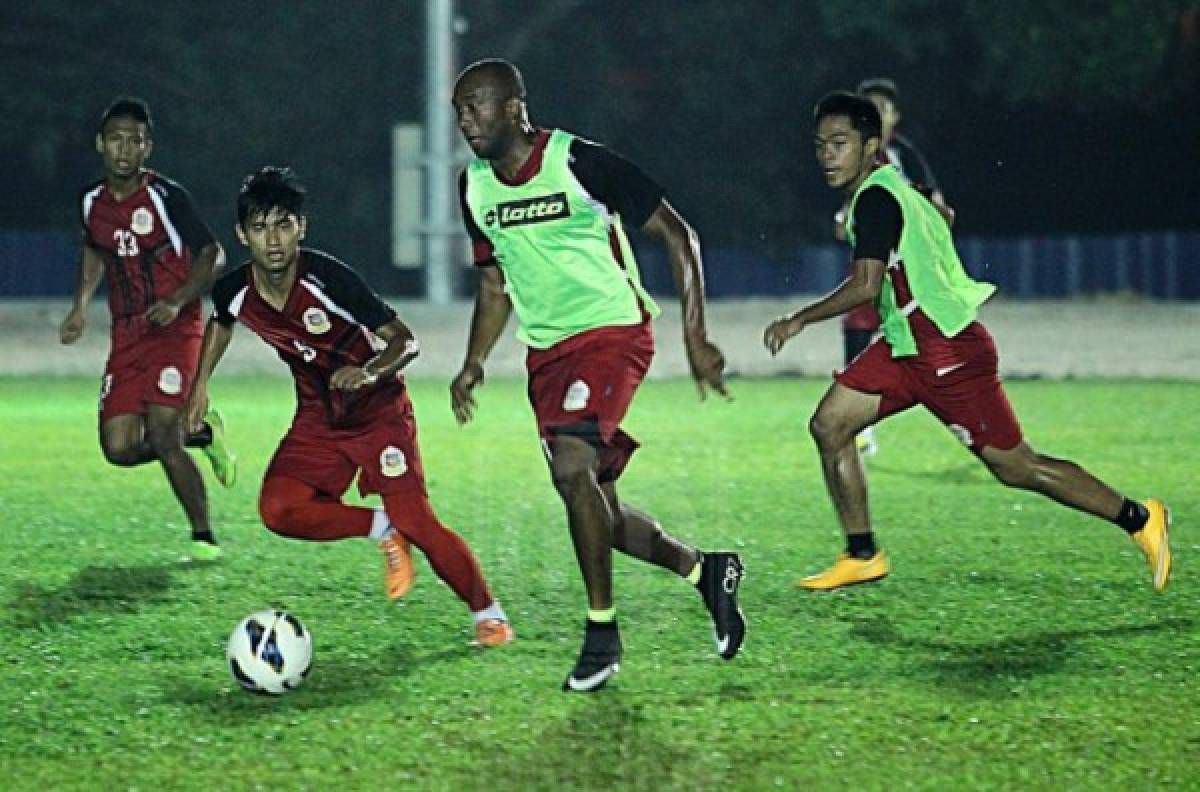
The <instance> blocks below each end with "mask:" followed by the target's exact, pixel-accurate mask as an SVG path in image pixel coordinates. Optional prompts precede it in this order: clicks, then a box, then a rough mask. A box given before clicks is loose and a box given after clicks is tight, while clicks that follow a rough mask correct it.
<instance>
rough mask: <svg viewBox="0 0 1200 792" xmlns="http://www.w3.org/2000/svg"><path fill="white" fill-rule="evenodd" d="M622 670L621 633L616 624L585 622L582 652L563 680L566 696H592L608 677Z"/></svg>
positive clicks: (589, 620)
mask: <svg viewBox="0 0 1200 792" xmlns="http://www.w3.org/2000/svg"><path fill="white" fill-rule="evenodd" d="M619 670H621V633H620V632H619V631H618V630H617V623H616V622H615V621H614V622H594V621H592V620H591V619H588V622H587V627H586V631H585V632H584V634H583V649H582V650H581V651H580V652H579V659H578V660H576V661H575V668H574V669H573V670H572V671H571V673H570V674H567V678H566V679H565V680H564V681H563V686H562V689H563V690H564V691H566V692H568V693H591V692H592V691H595V690H599V689H600V688H602V687H604V683H605V682H607V681H608V678H609V677H610V676H612V675H613V674H615V673H617V671H619Z"/></svg>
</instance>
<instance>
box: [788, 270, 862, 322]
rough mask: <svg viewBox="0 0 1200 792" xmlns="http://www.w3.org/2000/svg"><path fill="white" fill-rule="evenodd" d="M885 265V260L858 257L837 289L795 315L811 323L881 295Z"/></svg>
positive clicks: (851, 308) (796, 317) (829, 317)
mask: <svg viewBox="0 0 1200 792" xmlns="http://www.w3.org/2000/svg"><path fill="white" fill-rule="evenodd" d="M884 267H885V265H884V263H883V262H882V261H878V260H876V259H856V260H855V262H854V269H853V271H852V272H851V274H850V276H849V277H847V278H846V279H845V280H844V281H842V282H841V283H840V284H839V285H838V287H837V288H836V289H834V290H833V291H831V292H830V293H829V294H827V295H825V296H824V297H822V298H821V299H819V300H817V301H816V302H814V303H810V304H809V305H806V306H805V307H803V308H801V309H800V310H799V311H796V313H794V314H792V318H795V319H799V320H800V321H802V322H803V323H804V324H812V323H813V322H821V321H824V320H826V319H832V318H833V317H835V316H841V315H842V314H844V313H846V312H847V311H850V310H853V309H854V308H857V307H858V306H860V305H862V304H863V303H868V302H872V301H873V300H874V299H875V298H876V297H878V296H879V289H880V288H881V287H882V285H883V270H884Z"/></svg>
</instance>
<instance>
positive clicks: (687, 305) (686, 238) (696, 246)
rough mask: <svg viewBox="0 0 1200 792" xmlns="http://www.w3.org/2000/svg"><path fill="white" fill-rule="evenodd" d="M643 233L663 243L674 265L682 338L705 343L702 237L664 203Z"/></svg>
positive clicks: (673, 271) (668, 258) (644, 226)
mask: <svg viewBox="0 0 1200 792" xmlns="http://www.w3.org/2000/svg"><path fill="white" fill-rule="evenodd" d="M642 231H643V232H644V233H645V234H646V235H648V236H650V237H652V238H654V239H657V240H659V241H660V242H662V243H663V245H664V247H666V249H667V260H668V261H669V262H670V265H671V278H672V280H673V281H674V282H675V291H676V292H677V293H678V294H679V304H680V308H681V310H682V317H683V335H684V338H685V339H688V340H702V339H704V338H706V337H707V335H708V330H707V327H706V325H705V320H704V266H703V264H702V259H701V257H700V237H699V235H697V234H696V232H695V230H694V229H693V228H692V227H691V226H690V225H688V224H687V221H685V220H684V219H683V218H682V217H680V215H679V213H678V212H676V211H675V208H674V207H673V206H671V204H669V203H668V202H667V201H666V199H663V201H662V203H661V204H660V205H659V207H658V208H657V209H656V210H654V214H652V215H650V219H649V220H647V221H646V223H645V224H644V225H643V226H642Z"/></svg>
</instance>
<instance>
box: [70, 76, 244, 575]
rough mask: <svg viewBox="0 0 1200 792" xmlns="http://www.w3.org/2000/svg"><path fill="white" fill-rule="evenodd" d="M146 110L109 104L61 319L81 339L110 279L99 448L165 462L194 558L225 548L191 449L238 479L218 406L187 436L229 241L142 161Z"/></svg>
mask: <svg viewBox="0 0 1200 792" xmlns="http://www.w3.org/2000/svg"><path fill="white" fill-rule="evenodd" d="M152 131H153V124H152V123H151V120H150V110H149V108H148V107H147V106H146V103H145V102H143V101H141V100H140V99H131V98H120V99H117V100H115V101H114V102H113V103H112V104H111V105H109V107H108V108H107V109H106V110H105V111H104V114H103V116H102V117H101V119H100V129H99V131H98V132H97V133H96V151H97V153H99V154H100V156H101V158H102V160H103V162H104V178H103V179H101V180H100V181H98V182H96V183H95V184H92V185H90V186H89V187H87V188H86V189H85V190H84V191H83V193H82V195H81V197H80V212H81V215H80V216H81V218H82V221H83V255H82V260H81V263H80V267H79V281H78V285H77V287H76V290H75V300H74V304H73V305H72V306H71V310H70V312H69V313H68V314H67V316H66V318H65V319H63V322H62V326H61V327H60V328H59V339H60V340H61V341H62V343H64V344H73V343H75V342H76V341H78V340H79V338H80V337H81V336H82V335H83V331H84V327H85V324H86V320H87V306H88V303H89V302H90V301H91V298H92V296H93V295H94V294H95V293H96V289H97V288H98V287H99V286H100V281H101V278H102V277H103V278H107V280H108V308H109V311H110V312H111V314H112V336H111V348H110V350H109V356H108V362H107V364H106V365H105V368H104V379H103V381H102V384H101V388H100V447H101V449H102V450H103V451H104V457H105V459H107V460H108V461H109V462H110V463H112V464H114V465H119V466H121V467H132V466H134V465H143V464H145V463H147V462H153V461H155V460H158V461H160V462H161V463H162V466H163V470H164V471H165V472H166V474H167V480H168V481H170V483H171V488H172V490H174V492H175V496H176V497H177V498H178V499H179V502H180V504H181V505H182V506H183V510H184V513H185V514H186V515H187V519H188V522H189V523H190V524H191V531H192V545H191V555H192V558H194V559H196V560H202V561H212V560H215V559H216V558H218V557H219V556H220V555H221V548H220V547H218V545H217V542H216V539H215V538H214V537H213V533H212V528H211V527H210V525H209V521H208V501H207V497H206V495H205V491H204V480H203V478H202V477H201V475H200V471H199V470H197V468H196V463H195V462H193V461H192V458H191V457H190V456H189V455H188V454H187V452H186V451H185V450H184V446H185V443H186V445H188V446H192V447H200V448H201V449H203V451H204V453H205V454H206V455H207V456H208V459H209V462H210V463H211V464H212V468H213V472H214V473H215V474H216V477H217V479H218V481H220V482H221V483H222V484H223V485H225V486H226V487H229V486H232V485H233V483H234V479H235V477H236V474H237V467H236V459H235V458H234V456H233V454H231V453H230V452H229V450H228V449H227V448H226V447H225V442H224V436H223V435H224V424H223V422H222V420H221V416H220V415H219V414H218V413H217V412H216V411H215V410H214V411H210V412H209V413H208V414H206V415H205V416H203V420H202V421H201V422H200V423H199V427H198V429H197V431H196V432H194V433H192V434H190V435H187V436H186V438H185V434H184V424H183V421H182V420H181V416H182V411H183V405H184V401H185V400H186V399H187V395H188V391H189V390H190V389H191V385H192V379H193V377H194V376H195V373H196V365H197V363H198V361H199V354H200V337H201V333H202V331H203V325H202V320H201V316H200V297H201V295H203V294H204V292H206V291H207V290H208V287H209V285H210V284H211V282H212V277H213V272H214V270H215V269H216V268H218V267H220V266H221V264H222V263H223V262H224V253H223V252H222V250H221V246H220V245H219V244H217V242H216V240H214V239H213V235H212V233H210V232H209V230H208V227H207V226H205V224H204V222H203V221H202V220H201V219H200V217H199V216H198V215H197V214H196V210H195V207H194V206H193V205H192V199H191V197H190V196H189V195H188V194H187V192H186V191H185V190H184V189H183V188H182V187H180V186H179V185H178V184H176V183H175V182H173V181H171V180H169V179H167V178H166V177H164V176H162V175H161V174H158V173H155V172H154V171H152V170H148V169H146V168H144V167H142V166H143V164H144V163H145V161H146V158H147V157H149V156H150V152H151V149H152V148H153V141H152V137H151V133H152Z"/></svg>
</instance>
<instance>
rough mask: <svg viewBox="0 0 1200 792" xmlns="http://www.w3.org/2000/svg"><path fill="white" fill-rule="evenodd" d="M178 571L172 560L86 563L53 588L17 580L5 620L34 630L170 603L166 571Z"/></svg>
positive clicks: (135, 611) (168, 574)
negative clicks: (134, 563)
mask: <svg viewBox="0 0 1200 792" xmlns="http://www.w3.org/2000/svg"><path fill="white" fill-rule="evenodd" d="M179 569H180V566H178V565H175V564H148V565H145V566H132V567H126V566H88V567H84V568H83V569H81V570H79V571H78V572H76V573H75V575H74V576H73V577H72V578H71V579H70V580H68V581H67V582H66V583H65V584H64V585H63V586H62V587H61V588H57V589H55V588H49V587H47V586H42V585H38V584H37V583H30V582H28V581H23V580H22V581H17V582H16V583H15V584H14V585H13V587H12V588H13V591H12V596H11V597H10V598H9V602H8V611H9V613H10V615H9V617H8V619H7V621H8V623H9V624H10V625H12V626H13V627H16V628H18V629H37V628H41V627H48V626H54V625H58V624H62V623H63V622H66V621H69V620H70V619H73V618H75V617H77V616H82V615H84V614H87V613H137V612H138V611H139V610H141V609H142V608H143V607H145V606H146V605H153V604H157V603H161V602H167V601H169V597H168V593H169V591H170V589H171V574H172V573H173V572H176V571H178V570H179Z"/></svg>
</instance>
